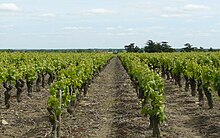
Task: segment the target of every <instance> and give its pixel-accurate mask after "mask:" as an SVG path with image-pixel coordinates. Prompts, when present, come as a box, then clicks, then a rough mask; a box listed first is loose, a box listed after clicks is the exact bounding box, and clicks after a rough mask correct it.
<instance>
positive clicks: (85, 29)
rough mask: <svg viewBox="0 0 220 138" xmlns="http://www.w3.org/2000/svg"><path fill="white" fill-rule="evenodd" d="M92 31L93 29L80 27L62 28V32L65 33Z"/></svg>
mask: <svg viewBox="0 0 220 138" xmlns="http://www.w3.org/2000/svg"><path fill="white" fill-rule="evenodd" d="M92 29H93V28H92V27H80V26H67V27H63V28H62V30H65V31H88V30H92Z"/></svg>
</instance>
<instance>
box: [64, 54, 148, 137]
mask: <svg viewBox="0 0 220 138" xmlns="http://www.w3.org/2000/svg"><path fill="white" fill-rule="evenodd" d="M140 110H141V106H140V102H139V100H138V99H137V95H136V92H135V89H134V88H133V86H132V84H131V80H130V79H129V76H128V74H127V73H126V71H125V69H124V68H123V66H122V65H121V62H120V61H119V59H118V58H113V59H112V60H111V61H110V63H109V64H108V65H107V66H106V68H105V69H104V70H103V71H102V72H101V73H100V75H99V76H98V77H97V78H96V79H95V80H94V82H93V83H92V84H91V86H90V87H89V90H88V95H87V96H86V97H84V98H83V99H82V101H81V102H80V105H79V106H78V107H77V109H76V115H75V118H76V119H75V120H74V121H72V123H71V126H72V128H71V129H72V135H71V137H74V138H81V137H82V138H87V137H96V138H106V137H108V138H111V137H112V138H117V137H118V138H128V137H133V138H144V137H146V133H147V132H148V133H149V134H151V132H149V131H146V130H147V125H148V120H147V118H145V117H142V116H140ZM64 134H65V132H64ZM67 137H68V136H67Z"/></svg>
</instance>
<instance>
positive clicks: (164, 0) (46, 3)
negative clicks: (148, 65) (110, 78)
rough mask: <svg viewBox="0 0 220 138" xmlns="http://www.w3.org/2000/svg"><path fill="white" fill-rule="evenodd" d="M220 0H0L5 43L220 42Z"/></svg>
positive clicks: (0, 34)
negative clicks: (150, 40)
mask: <svg viewBox="0 0 220 138" xmlns="http://www.w3.org/2000/svg"><path fill="white" fill-rule="evenodd" d="M219 7H220V1H219V0H209V1H208V0H136V1H134V0H63V1H61V0H0V49H8V48H12V49H24V48H25V49H26V48H28V49H38V48H40V49H42V48H43V49H51V48H56V49H57V48H58V49H60V48H62V49H63V48H123V47H124V45H126V44H129V43H130V42H135V43H136V44H137V45H138V46H139V47H144V46H145V43H146V42H147V41H148V40H149V39H152V40H153V41H157V42H161V41H168V42H169V43H170V45H172V47H174V48H182V47H183V45H184V43H186V42H189V43H191V44H192V45H194V46H197V47H200V46H201V47H204V48H210V47H212V48H220V10H219Z"/></svg>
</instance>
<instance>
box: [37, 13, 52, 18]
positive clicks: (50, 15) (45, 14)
mask: <svg viewBox="0 0 220 138" xmlns="http://www.w3.org/2000/svg"><path fill="white" fill-rule="evenodd" d="M39 16H40V17H49V18H50V17H51V18H52V17H56V14H54V13H43V14H40V15H39Z"/></svg>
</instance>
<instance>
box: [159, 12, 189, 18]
mask: <svg viewBox="0 0 220 138" xmlns="http://www.w3.org/2000/svg"><path fill="white" fill-rule="evenodd" d="M160 16H161V17H164V18H170V17H186V16H189V15H188V14H184V13H169V14H162V15H160Z"/></svg>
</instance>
